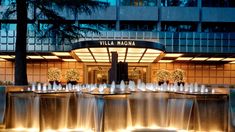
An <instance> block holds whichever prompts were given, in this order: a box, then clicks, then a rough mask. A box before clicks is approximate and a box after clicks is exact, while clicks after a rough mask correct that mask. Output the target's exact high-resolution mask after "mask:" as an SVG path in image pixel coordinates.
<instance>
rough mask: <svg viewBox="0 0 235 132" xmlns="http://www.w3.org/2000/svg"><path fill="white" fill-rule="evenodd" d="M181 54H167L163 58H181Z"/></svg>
mask: <svg viewBox="0 0 235 132" xmlns="http://www.w3.org/2000/svg"><path fill="white" fill-rule="evenodd" d="M182 55H183V54H172V53H169V54H165V56H164V57H180V56H182Z"/></svg>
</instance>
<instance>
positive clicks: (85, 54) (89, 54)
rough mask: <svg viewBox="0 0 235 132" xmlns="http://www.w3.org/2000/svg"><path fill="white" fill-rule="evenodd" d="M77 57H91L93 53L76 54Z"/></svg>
mask: <svg viewBox="0 0 235 132" xmlns="http://www.w3.org/2000/svg"><path fill="white" fill-rule="evenodd" d="M75 54H76V55H77V56H91V53H90V52H89V53H78V52H77V53H75Z"/></svg>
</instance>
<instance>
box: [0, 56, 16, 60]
mask: <svg viewBox="0 0 235 132" xmlns="http://www.w3.org/2000/svg"><path fill="white" fill-rule="evenodd" d="M0 58H2V59H12V58H14V56H10V55H0Z"/></svg>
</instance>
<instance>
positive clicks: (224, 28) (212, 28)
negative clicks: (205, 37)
mask: <svg viewBox="0 0 235 132" xmlns="http://www.w3.org/2000/svg"><path fill="white" fill-rule="evenodd" d="M202 31H203V32H235V25H234V23H212V22H208V23H203V24H202Z"/></svg>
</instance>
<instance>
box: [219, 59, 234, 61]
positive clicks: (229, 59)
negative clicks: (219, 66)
mask: <svg viewBox="0 0 235 132" xmlns="http://www.w3.org/2000/svg"><path fill="white" fill-rule="evenodd" d="M222 61H235V58H225V59H223V60H222Z"/></svg>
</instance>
